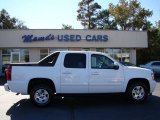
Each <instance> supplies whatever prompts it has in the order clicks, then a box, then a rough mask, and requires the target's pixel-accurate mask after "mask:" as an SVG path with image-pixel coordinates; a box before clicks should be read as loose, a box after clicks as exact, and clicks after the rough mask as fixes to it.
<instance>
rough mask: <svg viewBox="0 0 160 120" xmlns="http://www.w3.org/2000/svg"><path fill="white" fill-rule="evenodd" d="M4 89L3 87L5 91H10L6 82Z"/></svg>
mask: <svg viewBox="0 0 160 120" xmlns="http://www.w3.org/2000/svg"><path fill="white" fill-rule="evenodd" d="M4 89H5V91H8V92H9V91H10V89H9V86H8V84H7V83H6V84H4Z"/></svg>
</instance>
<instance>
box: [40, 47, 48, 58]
mask: <svg viewBox="0 0 160 120" xmlns="http://www.w3.org/2000/svg"><path fill="white" fill-rule="evenodd" d="M48 54H49V50H48V48H42V49H40V59H43V58H44V57H46V56H47V55H48Z"/></svg>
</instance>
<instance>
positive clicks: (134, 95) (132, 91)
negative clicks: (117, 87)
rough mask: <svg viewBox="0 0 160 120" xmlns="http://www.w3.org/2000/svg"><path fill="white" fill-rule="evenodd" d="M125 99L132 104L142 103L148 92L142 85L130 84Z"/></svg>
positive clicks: (138, 83) (139, 83)
mask: <svg viewBox="0 0 160 120" xmlns="http://www.w3.org/2000/svg"><path fill="white" fill-rule="evenodd" d="M126 93H127V97H128V98H129V100H130V101H132V102H144V101H145V100H146V99H147V97H148V90H147V87H146V85H145V84H144V83H142V82H135V83H132V84H131V85H130V86H129V87H128V89H127V92H126Z"/></svg>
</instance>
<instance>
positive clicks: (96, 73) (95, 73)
mask: <svg viewBox="0 0 160 120" xmlns="http://www.w3.org/2000/svg"><path fill="white" fill-rule="evenodd" d="M91 75H99V73H98V72H94V73H92V74H91Z"/></svg>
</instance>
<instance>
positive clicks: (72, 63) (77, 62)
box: [64, 53, 86, 68]
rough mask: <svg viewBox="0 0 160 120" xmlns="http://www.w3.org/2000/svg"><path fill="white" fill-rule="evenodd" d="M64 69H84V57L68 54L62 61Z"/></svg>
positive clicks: (82, 55)
mask: <svg viewBox="0 0 160 120" xmlns="http://www.w3.org/2000/svg"><path fill="white" fill-rule="evenodd" d="M64 67H66V68H86V55H85V54H81V53H79V54H77V53H68V54H66V56H65V59H64Z"/></svg>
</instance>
